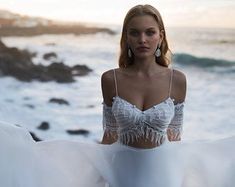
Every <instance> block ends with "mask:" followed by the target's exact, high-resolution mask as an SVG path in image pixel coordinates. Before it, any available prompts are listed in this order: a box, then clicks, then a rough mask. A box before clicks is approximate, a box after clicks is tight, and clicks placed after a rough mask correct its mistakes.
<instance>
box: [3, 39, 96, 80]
mask: <svg viewBox="0 0 235 187" xmlns="http://www.w3.org/2000/svg"><path fill="white" fill-rule="evenodd" d="M35 55H36V53H30V52H29V51H27V50H19V49H17V48H15V47H7V46H6V45H5V44H4V43H3V42H2V41H0V76H12V77H14V78H16V79H18V80H20V81H26V82H30V81H32V80H37V81H41V82H48V81H56V82H58V83H71V82H74V81H75V79H74V76H84V75H87V74H88V73H89V72H91V71H92V70H91V69H90V68H89V67H87V66H86V65H75V66H72V67H70V66H67V65H65V64H64V63H63V62H60V61H56V60H54V61H53V62H52V63H51V64H50V65H48V66H44V65H42V64H39V65H35V64H34V63H33V62H32V58H33V57H34V56H35ZM50 57H53V59H56V57H57V55H56V53H54V52H51V53H46V54H44V58H45V59H46V58H47V59H49V58H50Z"/></svg>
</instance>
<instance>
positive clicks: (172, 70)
mask: <svg viewBox="0 0 235 187" xmlns="http://www.w3.org/2000/svg"><path fill="white" fill-rule="evenodd" d="M173 73H174V69H173V68H171V77H170V86H169V93H168V97H170V96H171V87H172V79H173Z"/></svg>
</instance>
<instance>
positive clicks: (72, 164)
mask: <svg viewBox="0 0 235 187" xmlns="http://www.w3.org/2000/svg"><path fill="white" fill-rule="evenodd" d="M234 145H235V137H231V138H226V139H221V140H217V141H193V142H168V141H165V142H164V143H163V144H162V145H161V146H159V147H156V148H152V149H138V148H132V147H128V146H125V145H121V144H119V143H114V144H112V145H101V144H96V143H81V142H75V141H65V140H54V141H42V142H34V141H33V139H32V138H31V136H30V134H29V133H28V132H27V131H26V130H24V129H22V128H20V127H16V126H14V125H11V124H5V123H0V186H1V187H106V186H107V185H109V186H110V187H158V186H159V187H233V186H234V183H235V154H234V153H235V151H234Z"/></svg>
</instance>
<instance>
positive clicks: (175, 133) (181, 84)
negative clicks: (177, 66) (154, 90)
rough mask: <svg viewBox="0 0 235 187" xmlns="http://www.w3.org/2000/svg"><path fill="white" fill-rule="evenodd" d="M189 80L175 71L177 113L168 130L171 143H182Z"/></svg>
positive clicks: (173, 89)
mask: <svg viewBox="0 0 235 187" xmlns="http://www.w3.org/2000/svg"><path fill="white" fill-rule="evenodd" d="M186 90H187V80H186V76H185V75H184V74H183V73H182V72H180V71H178V70H174V73H173V79H172V95H173V98H175V103H176V104H175V113H174V117H173V119H172V120H171V123H170V124H169V126H168V129H167V136H168V140H169V141H180V140H181V134H182V130H183V109H184V101H185V97H186Z"/></svg>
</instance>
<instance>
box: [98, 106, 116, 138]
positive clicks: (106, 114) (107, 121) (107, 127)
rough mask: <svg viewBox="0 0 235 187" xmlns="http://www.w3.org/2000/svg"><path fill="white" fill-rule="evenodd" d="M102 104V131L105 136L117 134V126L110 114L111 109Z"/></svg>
mask: <svg viewBox="0 0 235 187" xmlns="http://www.w3.org/2000/svg"><path fill="white" fill-rule="evenodd" d="M102 104H103V121H102V123H103V130H104V131H106V133H107V135H112V134H113V133H116V132H117V129H118V126H117V123H116V120H115V117H114V116H113V113H112V107H109V106H107V105H106V104H105V103H102Z"/></svg>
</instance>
